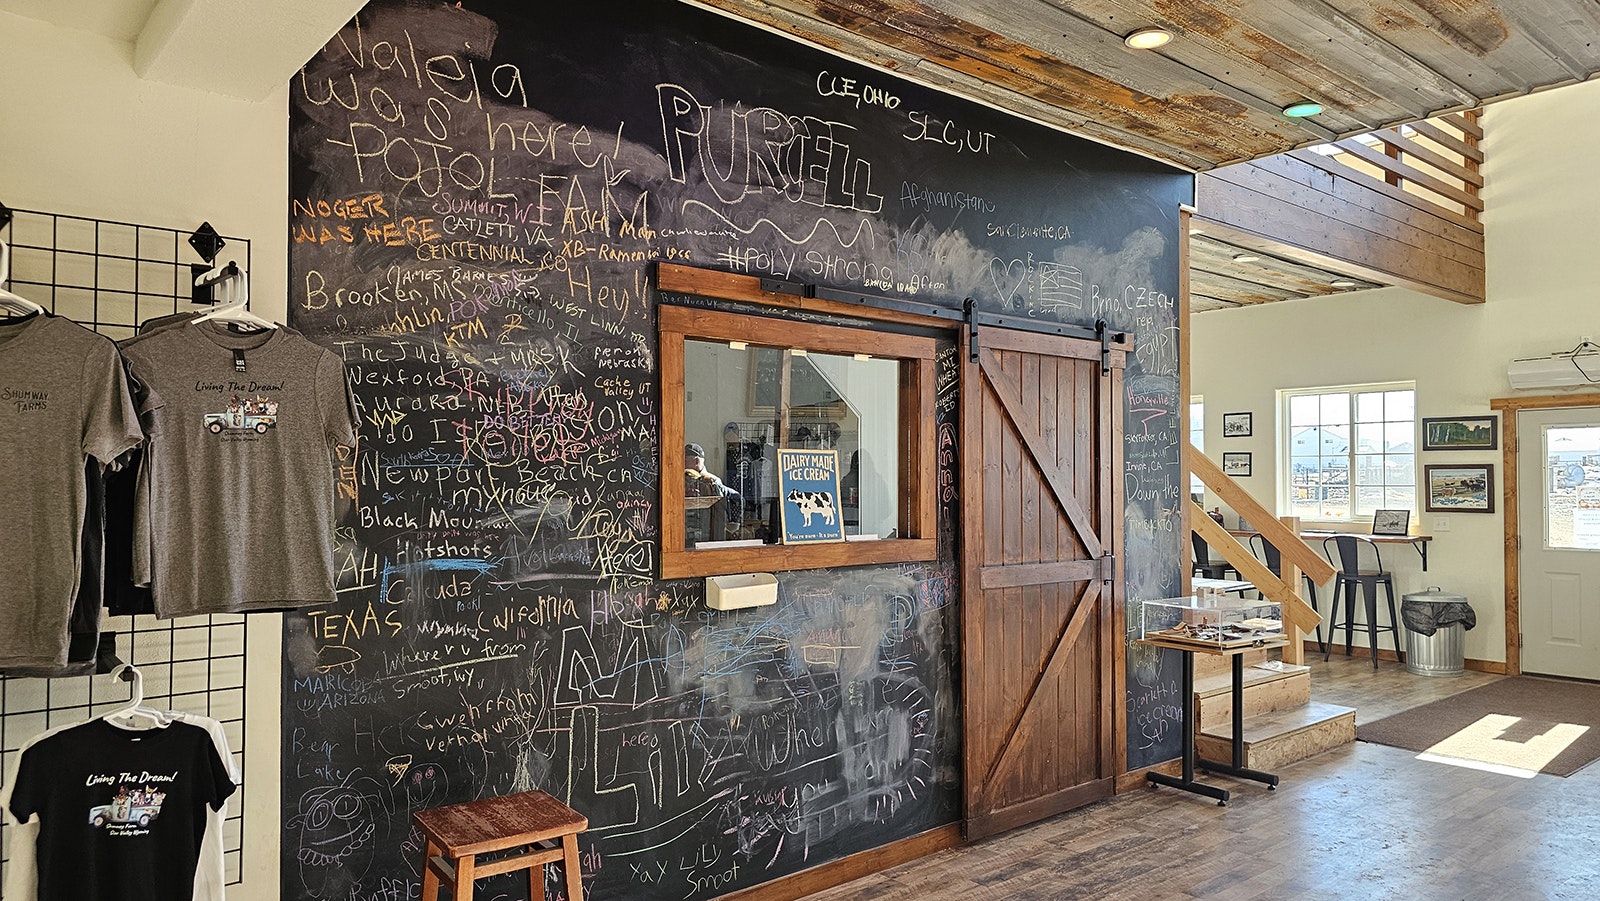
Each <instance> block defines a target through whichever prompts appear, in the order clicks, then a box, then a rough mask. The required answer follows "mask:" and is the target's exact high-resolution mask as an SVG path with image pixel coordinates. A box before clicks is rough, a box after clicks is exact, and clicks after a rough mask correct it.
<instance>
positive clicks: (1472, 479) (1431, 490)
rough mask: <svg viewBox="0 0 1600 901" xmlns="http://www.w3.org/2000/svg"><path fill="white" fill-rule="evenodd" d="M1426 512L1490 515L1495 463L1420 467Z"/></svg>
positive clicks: (1492, 507)
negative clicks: (1425, 496) (1425, 497)
mask: <svg viewBox="0 0 1600 901" xmlns="http://www.w3.org/2000/svg"><path fill="white" fill-rule="evenodd" d="M1422 473H1423V474H1422V481H1423V487H1424V490H1425V491H1426V492H1427V507H1426V509H1427V511H1428V512H1429V513H1493V512H1494V464H1493V463H1470V464H1467V465H1465V466H1448V465H1438V464H1432V465H1428V466H1424V467H1422Z"/></svg>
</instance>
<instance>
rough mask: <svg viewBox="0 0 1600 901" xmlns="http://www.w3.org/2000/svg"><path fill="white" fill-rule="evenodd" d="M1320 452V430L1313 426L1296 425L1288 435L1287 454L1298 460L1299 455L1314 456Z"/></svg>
mask: <svg viewBox="0 0 1600 901" xmlns="http://www.w3.org/2000/svg"><path fill="white" fill-rule="evenodd" d="M1321 453H1322V430H1321V429H1319V428H1317V427H1315V426H1310V427H1304V428H1301V427H1297V428H1296V429H1295V430H1294V434H1293V435H1291V436H1290V437H1289V455H1290V456H1291V457H1294V458H1295V459H1296V461H1297V462H1298V459H1299V458H1300V457H1315V456H1317V455H1319V454H1321Z"/></svg>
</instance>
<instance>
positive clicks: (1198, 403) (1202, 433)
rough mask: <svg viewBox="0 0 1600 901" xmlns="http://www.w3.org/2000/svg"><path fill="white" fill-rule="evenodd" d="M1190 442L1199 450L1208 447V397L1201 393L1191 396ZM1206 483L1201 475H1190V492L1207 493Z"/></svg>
mask: <svg viewBox="0 0 1600 901" xmlns="http://www.w3.org/2000/svg"><path fill="white" fill-rule="evenodd" d="M1189 443H1190V444H1192V445H1194V449H1195V450H1197V451H1203V450H1205V449H1206V399H1205V398H1204V397H1202V396H1201V395H1199V394H1196V395H1195V396H1193V397H1191V398H1189ZM1205 490H1206V483H1204V482H1202V481H1200V477H1199V476H1196V475H1193V474H1191V475H1190V476H1189V493H1190V494H1205Z"/></svg>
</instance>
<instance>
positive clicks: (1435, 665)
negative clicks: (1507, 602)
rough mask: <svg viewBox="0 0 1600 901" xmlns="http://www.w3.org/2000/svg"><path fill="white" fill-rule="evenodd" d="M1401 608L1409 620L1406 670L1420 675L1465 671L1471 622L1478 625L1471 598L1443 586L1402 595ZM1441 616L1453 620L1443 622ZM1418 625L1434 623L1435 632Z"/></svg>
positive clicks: (1445, 674) (1450, 673) (1432, 625)
mask: <svg viewBox="0 0 1600 901" xmlns="http://www.w3.org/2000/svg"><path fill="white" fill-rule="evenodd" d="M1463 608H1465V609H1464V613H1465V616H1464V617H1463V616H1462V613H1463ZM1400 611H1401V617H1400V618H1401V619H1403V620H1405V623H1406V671H1407V672H1409V673H1411V674H1413V675H1417V676H1459V675H1461V671H1462V670H1463V669H1464V663H1465V657H1466V631H1467V628H1468V626H1469V625H1476V623H1475V621H1474V620H1473V616H1472V608H1471V605H1469V604H1467V599H1466V598H1465V597H1463V596H1462V595H1459V594H1451V593H1449V592H1447V591H1445V590H1444V589H1442V588H1437V587H1435V588H1429V589H1428V590H1427V591H1422V592H1416V593H1413V594H1408V595H1405V596H1404V597H1402V598H1401V599H1400ZM1441 618H1444V619H1450V620H1453V621H1449V622H1440V621H1439V620H1440V619H1441ZM1418 625H1422V626H1431V627H1432V628H1433V629H1434V633H1433V634H1432V635H1425V634H1423V633H1422V632H1419V631H1417V626H1418Z"/></svg>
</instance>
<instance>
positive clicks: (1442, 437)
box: [1422, 415, 1500, 451]
mask: <svg viewBox="0 0 1600 901" xmlns="http://www.w3.org/2000/svg"><path fill="white" fill-rule="evenodd" d="M1499 447H1500V417H1498V416H1492V415H1491V416H1440V417H1435V418H1433V419H1424V420H1422V449H1423V450H1425V451H1436V450H1495V449H1497V448H1499Z"/></svg>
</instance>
